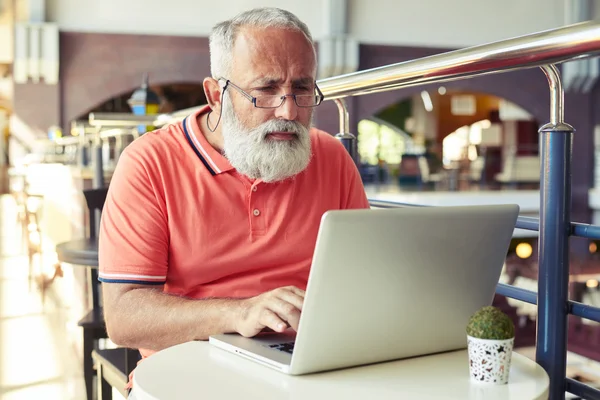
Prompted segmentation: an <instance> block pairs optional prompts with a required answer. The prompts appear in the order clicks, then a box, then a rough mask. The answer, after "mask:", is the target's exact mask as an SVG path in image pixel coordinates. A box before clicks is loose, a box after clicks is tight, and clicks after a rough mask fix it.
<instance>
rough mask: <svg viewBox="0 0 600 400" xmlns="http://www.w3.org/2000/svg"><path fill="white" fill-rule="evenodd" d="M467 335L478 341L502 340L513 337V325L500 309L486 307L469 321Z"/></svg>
mask: <svg viewBox="0 0 600 400" xmlns="http://www.w3.org/2000/svg"><path fill="white" fill-rule="evenodd" d="M467 335H469V336H472V337H476V338H479V339H492V340H504V339H511V338H513V337H514V336H515V325H514V324H513V322H512V320H511V319H510V317H509V316H508V315H506V314H504V313H503V312H502V311H500V309H498V308H496V307H493V306H487V307H483V308H481V309H479V311H477V312H476V313H475V314H473V315H472V316H471V318H470V319H469V323H468V324H467Z"/></svg>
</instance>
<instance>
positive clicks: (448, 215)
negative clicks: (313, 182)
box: [291, 205, 519, 374]
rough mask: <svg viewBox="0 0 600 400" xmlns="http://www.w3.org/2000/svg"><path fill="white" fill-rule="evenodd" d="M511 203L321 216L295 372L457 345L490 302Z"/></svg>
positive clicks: (514, 210)
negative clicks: (475, 316) (469, 324)
mask: <svg viewBox="0 0 600 400" xmlns="http://www.w3.org/2000/svg"><path fill="white" fill-rule="evenodd" d="M518 211H519V208H518V206H517V205H494V206H464V207H463V206H460V207H411V208H400V209H385V210H343V211H330V212H327V213H326V214H325V215H324V216H323V220H322V223H321V227H320V230H319V234H318V239H317V245H316V249H315V253H314V257H313V264H312V268H311V273H310V277H309V283H308V288H307V293H306V299H305V303H304V307H303V312H302V317H301V321H300V328H299V330H298V335H297V338H296V346H295V350H294V355H293V357H292V365H291V373H292V374H302V373H308V372H316V371H321V370H328V369H334V368H342V367H348V366H353V365H363V364H368V363H373V362H380V361H386V360H392V359H398V358H405V357H411V356H417V355H423V354H430V353H435V352H441V351H448V350H453V349H458V348H462V347H465V346H466V333H465V327H466V324H467V322H468V319H469V317H470V316H471V315H472V314H473V313H474V312H475V311H476V310H477V309H479V308H480V307H482V306H484V305H489V304H491V302H492V299H493V296H494V292H495V288H496V285H497V283H498V280H499V277H500V273H501V269H502V266H503V263H504V260H505V257H506V253H507V250H508V246H509V244H510V240H511V237H512V233H513V230H514V226H515V223H516V218H517V215H518Z"/></svg>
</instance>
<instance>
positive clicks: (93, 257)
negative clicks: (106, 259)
mask: <svg viewBox="0 0 600 400" xmlns="http://www.w3.org/2000/svg"><path fill="white" fill-rule="evenodd" d="M56 254H57V256H58V261H60V262H64V263H69V264H74V265H85V266H89V267H97V266H98V239H76V240H70V241H68V242H64V243H59V244H57V245H56Z"/></svg>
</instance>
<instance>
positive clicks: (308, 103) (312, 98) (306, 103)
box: [219, 78, 325, 108]
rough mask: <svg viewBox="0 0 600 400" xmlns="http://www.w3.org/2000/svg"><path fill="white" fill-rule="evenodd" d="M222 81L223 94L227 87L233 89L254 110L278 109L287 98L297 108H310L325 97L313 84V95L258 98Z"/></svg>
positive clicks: (261, 96) (276, 95)
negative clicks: (291, 99) (248, 101)
mask: <svg viewBox="0 0 600 400" xmlns="http://www.w3.org/2000/svg"><path fill="white" fill-rule="evenodd" d="M223 81H224V83H221V86H222V87H223V92H225V89H227V87H228V86H231V87H232V88H234V89H235V90H237V91H238V92H240V93H241V94H242V96H244V97H245V98H247V99H248V100H250V101H251V102H252V104H254V107H256V108H278V107H281V105H282V104H283V102H284V101H285V99H286V98H287V97H292V98H293V99H294V103H296V105H297V106H298V107H302V108H310V107H316V106H318V105H319V104H321V103H322V102H323V99H324V98H325V96H323V93H322V92H321V89H319V87H318V86H317V85H316V84H315V89H314V93H313V94H294V93H292V94H284V95H279V94H264V95H259V96H252V95H250V94H248V93H246V92H245V91H244V90H243V89H242V88H240V87H239V86H237V85H235V84H234V83H233V82H231V81H230V80H229V79H225V78H221V79H219V82H223Z"/></svg>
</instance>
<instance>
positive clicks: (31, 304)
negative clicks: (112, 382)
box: [0, 196, 85, 400]
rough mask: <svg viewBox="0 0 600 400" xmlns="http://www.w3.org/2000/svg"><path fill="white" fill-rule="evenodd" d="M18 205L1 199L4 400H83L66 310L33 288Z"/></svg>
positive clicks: (0, 382)
mask: <svg viewBox="0 0 600 400" xmlns="http://www.w3.org/2000/svg"><path fill="white" fill-rule="evenodd" d="M15 212H16V211H15V206H14V203H13V201H12V198H11V197H9V196H0V399H1V400H22V399H23V400H33V399H44V400H54V399H57V400H58V399H60V400H83V399H85V387H84V382H83V374H82V371H81V366H80V365H81V361H80V360H79V357H78V356H77V353H76V351H75V347H74V345H73V344H71V343H69V342H68V340H67V339H66V336H65V334H64V333H65V321H66V316H67V311H68V310H66V309H63V308H59V307H57V306H56V305H54V304H53V302H52V301H51V299H49V300H48V301H46V304H45V307H42V303H41V299H40V295H39V292H38V291H36V290H35V289H33V290H31V291H30V290H29V288H28V279H27V274H28V272H27V257H26V256H25V255H24V253H23V251H22V250H21V246H20V233H19V230H18V229H17V225H16V214H15Z"/></svg>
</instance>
